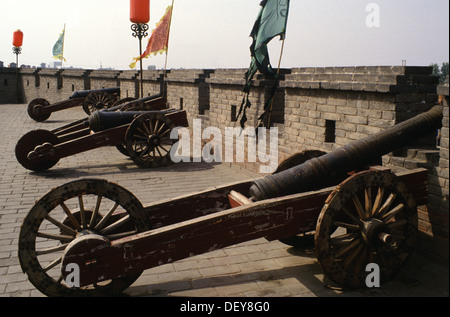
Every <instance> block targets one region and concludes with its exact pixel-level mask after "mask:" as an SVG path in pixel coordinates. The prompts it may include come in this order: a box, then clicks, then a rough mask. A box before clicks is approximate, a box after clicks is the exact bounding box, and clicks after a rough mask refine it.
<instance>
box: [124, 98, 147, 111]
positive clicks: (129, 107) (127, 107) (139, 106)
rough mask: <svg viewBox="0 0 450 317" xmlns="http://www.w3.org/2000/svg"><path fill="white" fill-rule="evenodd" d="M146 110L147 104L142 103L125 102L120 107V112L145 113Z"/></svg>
mask: <svg viewBox="0 0 450 317" xmlns="http://www.w3.org/2000/svg"><path fill="white" fill-rule="evenodd" d="M144 108H145V103H144V102H142V101H138V100H136V101H133V100H130V101H129V102H125V103H123V104H122V106H121V107H120V111H143V110H144Z"/></svg>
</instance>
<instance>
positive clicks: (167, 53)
mask: <svg viewBox="0 0 450 317" xmlns="http://www.w3.org/2000/svg"><path fill="white" fill-rule="evenodd" d="M174 4H175V0H172V9H171V10H172V12H171V13H170V19H169V27H168V28H167V50H166V60H165V63H164V73H163V83H162V85H163V91H162V96H163V97H164V96H165V94H166V76H167V60H168V57H169V40H170V28H171V26H172V16H173V6H174Z"/></svg>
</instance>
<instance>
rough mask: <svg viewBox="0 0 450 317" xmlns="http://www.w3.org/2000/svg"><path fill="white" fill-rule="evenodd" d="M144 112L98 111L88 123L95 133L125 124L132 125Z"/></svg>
mask: <svg viewBox="0 0 450 317" xmlns="http://www.w3.org/2000/svg"><path fill="white" fill-rule="evenodd" d="M142 113H143V112H142V111H114V112H111V111H96V112H94V113H93V114H91V115H90V116H89V119H88V121H87V123H88V125H89V127H90V128H91V130H92V131H94V132H99V131H104V130H107V129H111V128H115V127H118V126H121V125H124V124H129V123H131V122H132V121H133V120H134V119H135V118H136V117H137V116H139V115H141V114H142Z"/></svg>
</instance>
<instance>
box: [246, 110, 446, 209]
mask: <svg viewBox="0 0 450 317" xmlns="http://www.w3.org/2000/svg"><path fill="white" fill-rule="evenodd" d="M442 119H443V115H442V109H441V107H440V106H435V107H433V108H432V109H431V110H429V111H428V112H425V113H422V114H420V115H417V116H416V117H414V118H412V119H409V120H407V121H404V122H402V123H399V124H397V125H395V126H393V127H391V128H389V129H386V130H384V131H382V132H380V133H377V134H375V135H373V136H369V137H367V138H364V139H361V140H357V141H354V142H351V143H349V144H348V145H346V146H344V147H342V148H339V149H337V150H334V151H332V152H330V153H328V154H325V155H323V156H321V157H318V158H313V159H311V160H309V161H307V162H305V163H303V164H300V165H297V166H294V167H292V168H290V169H287V170H285V171H283V172H280V173H277V174H273V175H268V176H266V177H264V178H262V179H259V180H256V181H254V182H253V184H252V186H251V188H250V195H251V196H252V198H253V200H255V201H257V200H264V199H269V198H274V197H280V196H285V195H290V194H295V193H301V192H306V191H312V190H317V189H320V188H324V187H326V186H331V185H333V180H335V179H337V177H339V176H342V175H344V174H345V173H349V172H351V171H354V170H358V169H359V168H362V167H364V166H365V165H367V164H369V163H371V162H373V161H374V159H375V158H379V157H381V156H383V155H385V154H388V153H390V152H392V151H393V150H395V149H398V148H401V147H403V146H405V145H406V144H407V143H408V142H411V141H412V140H414V139H417V138H419V137H421V136H423V135H426V134H428V133H431V132H433V131H436V130H437V129H439V128H440V127H441V125H442Z"/></svg>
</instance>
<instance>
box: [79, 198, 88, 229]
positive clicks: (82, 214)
mask: <svg viewBox="0 0 450 317" xmlns="http://www.w3.org/2000/svg"><path fill="white" fill-rule="evenodd" d="M78 203H79V205H80V218H81V227H82V228H84V229H86V228H87V223H86V212H85V210H84V202H83V196H82V195H78Z"/></svg>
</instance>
